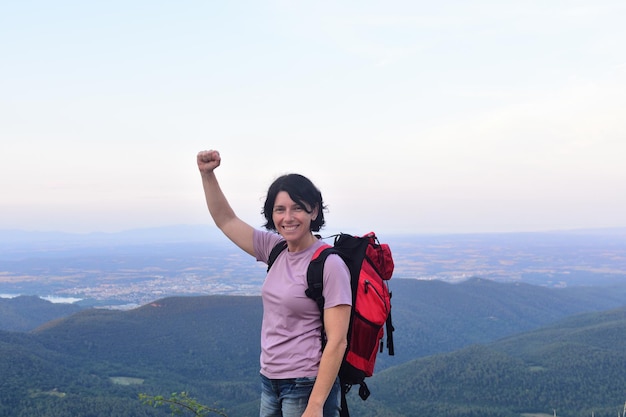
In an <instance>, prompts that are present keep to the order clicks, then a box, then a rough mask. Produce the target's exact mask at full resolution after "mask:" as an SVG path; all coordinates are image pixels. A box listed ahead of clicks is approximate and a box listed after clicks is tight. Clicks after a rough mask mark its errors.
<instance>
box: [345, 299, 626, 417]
mask: <svg viewBox="0 0 626 417" xmlns="http://www.w3.org/2000/svg"><path fill="white" fill-rule="evenodd" d="M624 335H626V308H620V309H617V310H612V311H608V312H600V313H588V314H585V315H580V316H576V317H572V318H569V319H566V320H564V321H561V322H558V323H556V324H554V325H552V326H548V327H544V328H541V329H538V330H535V331H531V332H527V333H523V334H519V335H515V336H512V337H509V338H505V339H502V340H500V341H497V342H494V343H491V344H481V345H478V344H477V345H472V346H470V347H466V348H464V349H462V350H459V351H455V352H452V353H447V354H441V355H434V356H431V357H428V358H422V359H418V360H415V361H412V362H409V363H406V364H403V365H401V366H399V367H394V368H391V369H388V370H386V371H383V372H381V373H380V374H378V375H377V376H376V377H375V378H373V381H372V384H371V389H372V392H375V393H376V396H375V398H374V399H373V400H372V401H371V402H370V401H369V400H368V404H367V407H363V405H364V404H360V403H359V402H358V401H354V404H355V407H356V409H357V410H358V415H360V416H365V417H374V416H419V415H430V416H433V415H434V416H452V417H455V416H458V417H461V416H463V417H468V416H483V417H520V416H522V415H523V416H546V417H548V416H551V415H552V413H553V412H554V410H556V412H557V414H558V415H559V416H562V417H575V416H591V415H594V416H596V417H609V416H615V415H618V416H621V415H622V414H621V412H622V410H623V408H624V404H625V402H626V391H624V387H625V386H626V372H625V370H626V349H624V338H625V336H624Z"/></svg>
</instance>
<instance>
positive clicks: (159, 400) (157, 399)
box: [139, 392, 228, 417]
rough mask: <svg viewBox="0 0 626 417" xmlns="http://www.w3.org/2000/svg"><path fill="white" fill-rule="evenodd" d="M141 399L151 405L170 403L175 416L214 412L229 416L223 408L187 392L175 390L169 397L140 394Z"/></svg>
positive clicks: (197, 416) (201, 415)
mask: <svg viewBox="0 0 626 417" xmlns="http://www.w3.org/2000/svg"><path fill="white" fill-rule="evenodd" d="M139 400H141V402H142V403H143V404H146V405H149V406H151V407H160V406H164V405H169V407H170V410H171V411H172V415H175V416H178V415H182V414H183V413H191V414H192V415H193V416H196V417H204V416H208V415H209V414H211V413H214V414H217V415H220V416H223V417H228V416H227V415H226V413H224V411H222V410H218V409H215V408H211V407H207V406H206V405H203V404H200V403H199V402H198V401H197V400H196V399H195V398H192V397H190V396H189V394H187V393H186V392H180V393H178V392H174V393H172V395H170V397H169V398H165V397H163V396H162V395H156V396H152V395H147V394H139Z"/></svg>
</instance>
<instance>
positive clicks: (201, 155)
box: [198, 150, 222, 174]
mask: <svg viewBox="0 0 626 417" xmlns="http://www.w3.org/2000/svg"><path fill="white" fill-rule="evenodd" d="M220 162H222V158H221V157H220V153H219V152H218V151H215V150H210V151H200V152H198V169H199V170H200V173H202V174H208V173H210V172H213V170H214V169H215V168H217V167H218V166H220Z"/></svg>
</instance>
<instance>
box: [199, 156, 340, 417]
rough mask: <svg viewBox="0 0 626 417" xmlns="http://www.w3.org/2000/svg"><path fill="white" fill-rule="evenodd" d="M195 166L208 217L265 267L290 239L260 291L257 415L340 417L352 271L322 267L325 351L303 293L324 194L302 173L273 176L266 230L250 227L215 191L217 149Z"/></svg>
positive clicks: (331, 261) (315, 314) (314, 310)
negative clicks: (272, 253)
mask: <svg viewBox="0 0 626 417" xmlns="http://www.w3.org/2000/svg"><path fill="white" fill-rule="evenodd" d="M197 161H198V168H199V170H200V174H201V177H202V184H203V187H204V193H205V197H206V202H207V207H208V209H209V213H210V214H211V217H213V220H214V221H215V224H216V225H217V227H218V228H219V229H220V230H221V231H222V232H223V233H224V234H225V235H226V236H227V237H228V238H229V239H230V240H232V241H233V242H234V243H235V244H236V245H237V246H239V247H240V248H241V249H243V250H244V251H245V252H247V253H248V254H250V255H252V256H254V257H255V258H256V259H257V260H258V261H262V262H265V263H267V261H268V258H269V254H270V251H271V250H272V248H273V247H274V246H275V245H276V244H277V243H278V242H279V241H281V240H285V241H286V242H287V250H285V251H283V252H281V254H280V255H279V256H278V257H277V258H276V261H275V262H274V264H273V266H272V268H271V269H270V271H269V272H268V274H267V277H266V279H265V282H264V284H263V288H262V290H261V296H262V299H263V324H262V328H261V371H260V373H261V381H262V390H261V410H260V416H261V417H274V416H276V417H279V416H282V417H301V416H302V417H331V416H333V417H334V416H338V415H339V396H340V391H339V390H340V388H339V381H338V378H337V373H338V372H339V367H340V365H341V362H342V359H343V356H344V353H345V350H346V346H347V341H346V335H347V332H348V323H349V319H350V305H351V303H352V296H351V290H350V273H349V271H348V267H347V266H346V264H345V263H344V262H343V261H342V260H341V258H340V257H339V256H337V255H331V256H329V257H328V259H327V260H326V262H325V265H324V297H325V308H324V323H323V324H324V330H325V333H326V345H325V347H324V349H323V351H322V345H321V328H322V321H321V318H320V312H319V309H318V307H317V304H316V303H315V302H314V301H313V300H311V299H309V298H308V297H307V296H306V295H305V294H304V291H305V289H306V287H307V284H306V270H307V267H308V265H309V261H310V260H311V257H312V256H313V253H314V252H315V250H316V249H317V248H319V247H320V246H321V245H323V243H322V242H321V241H320V240H318V239H317V238H316V237H315V236H314V235H313V232H317V231H319V230H320V229H321V227H322V226H323V225H324V223H325V220H324V209H325V206H324V203H323V200H322V195H321V193H320V192H319V190H318V189H317V188H316V187H315V186H314V185H313V183H311V181H309V180H308V179H307V178H306V177H303V176H301V175H298V174H289V175H284V176H282V177H280V178H278V179H277V180H276V181H274V183H272V185H271V186H270V188H269V190H268V193H267V198H266V201H265V204H264V207H263V215H264V216H265V220H266V223H265V228H266V229H267V231H263V230H259V229H255V228H253V227H252V226H250V225H249V224H247V223H245V222H244V221H243V220H241V219H240V218H239V217H237V215H236V214H235V212H234V211H233V209H232V207H231V206H230V204H229V203H228V200H227V199H226V197H225V196H224V194H223V192H222V190H221V188H220V186H219V183H218V181H217V178H216V176H215V173H214V170H215V168H217V167H218V166H219V165H220V163H221V157H220V154H219V152H217V151H215V150H209V151H202V152H199V153H198V156H197ZM276 232H277V233H276Z"/></svg>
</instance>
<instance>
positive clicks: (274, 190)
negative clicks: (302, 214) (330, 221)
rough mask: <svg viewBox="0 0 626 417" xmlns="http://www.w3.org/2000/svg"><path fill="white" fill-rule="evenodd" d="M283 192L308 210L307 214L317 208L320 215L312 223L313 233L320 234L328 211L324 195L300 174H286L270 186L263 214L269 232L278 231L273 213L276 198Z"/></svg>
mask: <svg viewBox="0 0 626 417" xmlns="http://www.w3.org/2000/svg"><path fill="white" fill-rule="evenodd" d="M281 191H285V192H287V194H289V198H291V199H292V200H293V201H294V202H295V203H296V204H298V205H299V206H301V207H302V208H303V209H304V210H306V211H307V213H312V211H313V210H314V209H315V208H316V207H317V209H318V210H317V211H318V213H317V217H316V218H315V220H312V221H311V231H313V232H319V231H320V229H321V228H322V227H323V226H324V224H325V223H326V221H325V220H324V210H326V206H324V201H323V200H322V193H321V192H320V190H318V189H317V187H316V186H315V185H314V184H313V183H312V182H311V180H309V179H308V178H307V177H305V176H303V175H300V174H286V175H283V176H280V177H278V178H277V179H276V180H275V181H274V182H273V183H272V185H270V188H269V189H268V190H267V197H266V198H265V204H264V205H263V211H262V212H261V213H262V214H263V216H265V220H266V223H265V224H264V225H263V226H264V227H265V228H266V229H267V230H276V225H275V224H274V220H273V219H272V212H273V211H274V202H275V201H276V196H277V195H278V193H279V192H281Z"/></svg>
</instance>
